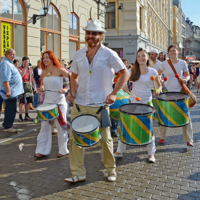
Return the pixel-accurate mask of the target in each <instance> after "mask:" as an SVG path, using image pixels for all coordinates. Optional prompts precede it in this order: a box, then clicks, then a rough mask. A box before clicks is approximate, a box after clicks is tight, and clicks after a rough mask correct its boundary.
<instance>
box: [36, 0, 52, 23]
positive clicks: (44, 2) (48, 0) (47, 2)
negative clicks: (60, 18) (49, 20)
mask: <svg viewBox="0 0 200 200" xmlns="http://www.w3.org/2000/svg"><path fill="white" fill-rule="evenodd" d="M41 3H42V8H43V10H44V14H43V15H36V14H34V15H33V24H35V23H36V22H37V20H38V19H41V18H42V17H45V16H46V15H47V13H48V11H49V6H50V3H51V0H41Z"/></svg>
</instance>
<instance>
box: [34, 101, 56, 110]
mask: <svg viewBox="0 0 200 200" xmlns="http://www.w3.org/2000/svg"><path fill="white" fill-rule="evenodd" d="M43 105H55V106H57V107H55V108H54V109H56V108H57V109H58V105H57V104H55V103H45V104H42V105H39V106H38V107H37V109H36V110H37V111H39V112H46V111H49V110H38V108H40V107H41V106H43Z"/></svg>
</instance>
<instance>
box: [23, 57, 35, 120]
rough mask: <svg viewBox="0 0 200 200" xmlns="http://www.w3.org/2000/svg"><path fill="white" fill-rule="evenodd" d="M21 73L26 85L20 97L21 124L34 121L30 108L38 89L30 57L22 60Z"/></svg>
mask: <svg viewBox="0 0 200 200" xmlns="http://www.w3.org/2000/svg"><path fill="white" fill-rule="evenodd" d="M19 72H20V74H21V77H22V81H23V85H24V93H23V94H22V95H21V96H20V97H19V99H20V105H19V122H23V121H24V120H26V121H33V119H32V118H30V117H29V108H30V104H32V103H33V93H34V92H36V90H37V88H36V84H35V80H34V78H33V69H32V68H31V64H30V63H29V57H27V56H24V57H23V58H22V66H21V67H19ZM32 86H33V89H32ZM33 90H34V91H33ZM24 106H25V118H24V119H23V118H22V112H23V107H24Z"/></svg>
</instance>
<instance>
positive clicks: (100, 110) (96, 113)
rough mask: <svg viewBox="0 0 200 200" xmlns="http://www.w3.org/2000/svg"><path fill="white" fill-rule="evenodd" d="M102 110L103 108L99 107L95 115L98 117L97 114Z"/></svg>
mask: <svg viewBox="0 0 200 200" xmlns="http://www.w3.org/2000/svg"><path fill="white" fill-rule="evenodd" d="M102 109H103V106H101V107H100V108H99V110H97V112H96V114H97V115H98V114H99V113H100V112H101V111H102Z"/></svg>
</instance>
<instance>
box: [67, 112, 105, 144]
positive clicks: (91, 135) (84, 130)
mask: <svg viewBox="0 0 200 200" xmlns="http://www.w3.org/2000/svg"><path fill="white" fill-rule="evenodd" d="M71 127H72V135H73V139H74V142H75V144H76V145H79V146H81V147H90V146H93V145H95V144H97V143H98V142H99V140H100V139H101V133H100V128H99V127H100V122H99V120H98V118H97V117H95V116H93V115H89V114H85V115H80V116H77V117H75V118H74V119H73V120H72V123H71Z"/></svg>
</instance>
